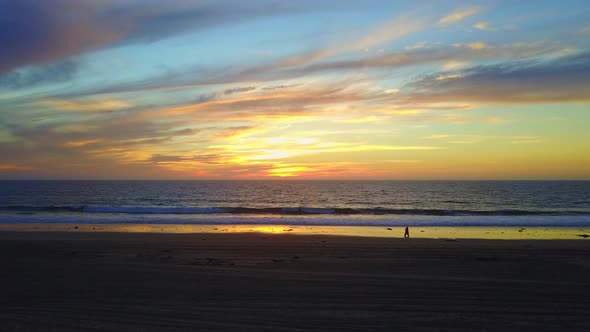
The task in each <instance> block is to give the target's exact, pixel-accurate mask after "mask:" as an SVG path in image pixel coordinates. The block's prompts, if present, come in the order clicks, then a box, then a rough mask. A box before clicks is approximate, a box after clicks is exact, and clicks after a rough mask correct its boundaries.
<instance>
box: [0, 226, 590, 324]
mask: <svg viewBox="0 0 590 332" xmlns="http://www.w3.org/2000/svg"><path fill="white" fill-rule="evenodd" d="M589 241H590V240H588V239H579V240H467V239H459V240H457V239H447V240H445V239H419V238H411V239H401V238H379V237H353V236H331V235H290V234H269V233H229V234H220V233H200V234H199V233H193V234H169V233H168V234H167V233H160V234H148V233H117V232H110V233H109V232H39V231H37V232H14V231H1V232H0V264H1V266H2V272H1V273H0V294H1V296H0V322H1V325H0V330H1V331H105V330H107V331H162V330H168V331H193V330H203V331H228V330H239V331H264V330H268V331H392V330H396V331H397V330H417V331H441V330H442V331H457V330H463V331H496V330H504V331H558V330H567V331H588V330H590V318H588V317H590V242H589Z"/></svg>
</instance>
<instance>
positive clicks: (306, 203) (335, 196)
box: [0, 180, 590, 227]
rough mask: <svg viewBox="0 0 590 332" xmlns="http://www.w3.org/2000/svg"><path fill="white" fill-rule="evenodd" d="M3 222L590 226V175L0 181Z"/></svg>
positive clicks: (0, 205)
mask: <svg viewBox="0 0 590 332" xmlns="http://www.w3.org/2000/svg"><path fill="white" fill-rule="evenodd" d="M0 223H83V224H84V223H88V224H209V225H216V224H220V225H221V224H224V225H228V224H256V225H261V224H262V225H265V224H268V225H271V224H284V225H329V226H337V225H343V226H344V225H346V226H400V225H407V226H528V227H532V226H544V227H552V226H554V227H570V226H571V227H574V226H575V227H588V226H590V181H294V180H286V181H282V180H270V181H0Z"/></svg>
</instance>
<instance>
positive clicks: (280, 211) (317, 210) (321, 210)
mask: <svg viewBox="0 0 590 332" xmlns="http://www.w3.org/2000/svg"><path fill="white" fill-rule="evenodd" d="M0 211H5V212H13V213H17V214H32V213H68V212H70V213H104V214H144V215H158V214H162V215H165V214H181V215H207V214H236V215H237V214H246V215H375V216H379V215H392V216H394V215H417V216H575V215H578V216H590V211H586V210H583V211H580V210H551V211H547V210H514V209H502V210H468V209H462V210H448V209H388V208H326V207H268V208H266V207H265V208H257V207H170V206H168V207H155V206H108V205H72V206H0Z"/></svg>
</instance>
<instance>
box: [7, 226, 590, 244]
mask: <svg viewBox="0 0 590 332" xmlns="http://www.w3.org/2000/svg"><path fill="white" fill-rule="evenodd" d="M404 228H405V227H404V226H315V225H314V226H305V225H302V226H300V225H281V224H269V225H251V224H235V225H227V224H226V225H217V224H211V225H203V224H198V225H191V224H100V223H96V224H80V223H6V224H1V223H0V232H94V233H100V232H106V233H207V234H209V233H212V234H215V233H224V234H227V233H238V234H239V233H263V234H292V235H334V236H353V237H354V236H359V237H370V238H403V234H404ZM409 229H410V237H411V238H424V239H490V240H535V239H538V240H587V239H590V227H546V226H532V227H516V226H514V227H513V226H490V227H485V226H425V227H424V226H423V227H413V226H411V227H409Z"/></svg>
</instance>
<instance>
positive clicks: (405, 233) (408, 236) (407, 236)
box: [404, 227, 410, 239]
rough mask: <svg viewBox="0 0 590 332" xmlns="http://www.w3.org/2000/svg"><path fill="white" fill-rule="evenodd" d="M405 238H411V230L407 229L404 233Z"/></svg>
mask: <svg viewBox="0 0 590 332" xmlns="http://www.w3.org/2000/svg"><path fill="white" fill-rule="evenodd" d="M404 237H405V238H406V239H409V238H410V229H409V228H408V227H406V230H405V232H404Z"/></svg>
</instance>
